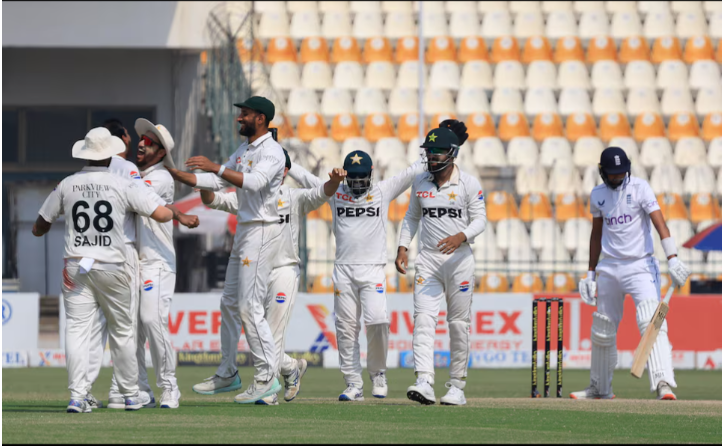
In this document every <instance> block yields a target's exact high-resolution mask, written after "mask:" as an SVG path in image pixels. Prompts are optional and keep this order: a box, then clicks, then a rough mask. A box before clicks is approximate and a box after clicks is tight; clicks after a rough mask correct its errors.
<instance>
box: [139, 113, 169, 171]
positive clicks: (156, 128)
mask: <svg viewBox="0 0 724 446" xmlns="http://www.w3.org/2000/svg"><path fill="white" fill-rule="evenodd" d="M133 128H134V129H135V130H136V134H138V137H139V138H140V137H141V136H143V134H144V133H146V132H151V133H153V134H154V135H156V137H157V138H158V139H159V140H160V141H161V145H162V146H163V148H164V149H166V156H165V157H164V158H163V165H164V166H166V167H170V168H172V169H175V168H176V163H174V162H173V156H172V155H171V151H172V150H173V147H174V142H173V138H172V137H171V133H170V132H169V131H168V130H167V129H166V127H164V126H163V125H162V124H155V125H154V123H152V122H151V121H149V120H148V119H144V118H138V119H136V123H135V124H134V125H133Z"/></svg>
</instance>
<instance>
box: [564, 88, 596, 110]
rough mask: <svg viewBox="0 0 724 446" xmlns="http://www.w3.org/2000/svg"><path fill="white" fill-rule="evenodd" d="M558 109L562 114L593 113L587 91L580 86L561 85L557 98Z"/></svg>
mask: <svg viewBox="0 0 724 446" xmlns="http://www.w3.org/2000/svg"><path fill="white" fill-rule="evenodd" d="M558 111H559V113H560V114H561V115H562V116H568V115H572V114H574V113H588V114H593V113H592V112H593V109H592V107H591V100H590V99H589V97H588V92H587V91H586V90H584V89H582V88H567V87H563V88H562V89H561V96H560V98H558Z"/></svg>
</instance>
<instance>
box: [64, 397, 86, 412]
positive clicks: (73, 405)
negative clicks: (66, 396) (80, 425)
mask: <svg viewBox="0 0 724 446" xmlns="http://www.w3.org/2000/svg"><path fill="white" fill-rule="evenodd" d="M65 411H66V412H68V413H90V412H91V407H90V405H89V404H88V402H87V401H86V400H70V402H69V403H68V407H67V408H66V409H65Z"/></svg>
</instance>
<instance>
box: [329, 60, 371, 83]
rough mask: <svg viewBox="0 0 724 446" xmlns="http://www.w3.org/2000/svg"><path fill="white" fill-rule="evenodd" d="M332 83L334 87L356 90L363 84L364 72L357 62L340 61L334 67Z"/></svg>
mask: <svg viewBox="0 0 724 446" xmlns="http://www.w3.org/2000/svg"><path fill="white" fill-rule="evenodd" d="M332 83H333V84H334V87H335V88H349V89H350V90H357V89H358V88H361V87H362V86H363V85H364V73H363V72H362V65H360V64H359V62H340V63H338V64H337V66H336V67H335V68H334V77H333V78H332Z"/></svg>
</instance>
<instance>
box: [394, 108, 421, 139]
mask: <svg viewBox="0 0 724 446" xmlns="http://www.w3.org/2000/svg"><path fill="white" fill-rule="evenodd" d="M419 122H420V121H419V119H418V116H417V113H406V114H404V115H402V116H400V119H399V120H398V121H397V137H398V138H400V141H402V142H410V141H412V140H413V139H415V138H416V137H417V129H418V126H419Z"/></svg>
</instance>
